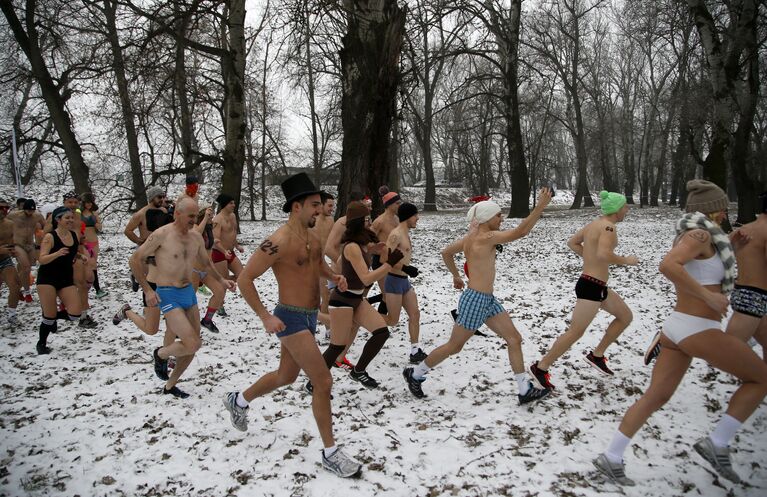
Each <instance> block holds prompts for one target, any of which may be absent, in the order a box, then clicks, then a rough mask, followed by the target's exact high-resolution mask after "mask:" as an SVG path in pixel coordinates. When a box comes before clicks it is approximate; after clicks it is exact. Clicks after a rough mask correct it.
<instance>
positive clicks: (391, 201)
mask: <svg viewBox="0 0 767 497" xmlns="http://www.w3.org/2000/svg"><path fill="white" fill-rule="evenodd" d="M378 193H379V194H380V195H381V200H382V201H383V205H384V211H383V213H382V214H381V215H380V216H378V217H377V218H375V220H374V221H373V225H372V226H371V227H370V229H371V230H373V233H375V234H376V236H377V237H378V239H379V240H381V241H384V240H388V239H389V234H390V233H391V232H392V230H394V229H395V228H396V227H397V226H399V218H397V209H399V206H400V205H401V204H402V199H401V198H400V196H399V194H398V193H397V192H392V191H389V187H388V186H386V185H384V186H382V187H381V188H379V189H378ZM379 267H381V258H380V256H379V255H376V254H374V255H373V262H372V264H371V265H370V268H371V269H372V270H373V271H375V270H376V269H378V268H379ZM378 288H379V289H380V290H381V296H380V298H381V304H380V305H379V306H378V312H380V313H381V314H386V313H387V312H388V306H387V304H386V278H383V279H382V280H381V281H379V282H378ZM377 301H378V296H377V295H376V296H375V297H373V298H372V299H368V302H370V303H371V304H372V303H375V302H377Z"/></svg>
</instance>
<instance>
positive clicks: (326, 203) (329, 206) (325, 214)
mask: <svg viewBox="0 0 767 497" xmlns="http://www.w3.org/2000/svg"><path fill="white" fill-rule="evenodd" d="M320 202H322V206H321V207H320V215H319V216H317V220H316V222H315V223H314V228H311V230H312V231H314V232H315V233H316V234H317V236H318V237H319V239H320V246H321V247H322V248H323V252H324V249H325V244H326V243H327V241H328V236H330V232H331V230H332V229H333V224H334V223H333V211H334V210H335V208H336V199H335V197H333V195H331V194H329V193H326V192H320ZM329 296H330V289H329V288H328V285H327V280H326V279H324V278H320V297H321V299H320V312H323V313H325V314H327V313H328V297H329Z"/></svg>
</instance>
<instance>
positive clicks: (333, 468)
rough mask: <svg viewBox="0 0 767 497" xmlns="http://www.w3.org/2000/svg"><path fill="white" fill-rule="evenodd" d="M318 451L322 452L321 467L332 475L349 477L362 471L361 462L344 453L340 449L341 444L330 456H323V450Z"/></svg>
mask: <svg viewBox="0 0 767 497" xmlns="http://www.w3.org/2000/svg"><path fill="white" fill-rule="evenodd" d="M320 452H322V467H323V468H325V469H327V470H328V471H330V472H331V473H333V474H334V475H337V476H340V477H341V478H349V477H352V476H355V475H358V474H360V472H362V464H360V463H358V462H357V461H355V460H354V459H352V458H351V457H349V456H347V455H346V454H344V453H343V451H342V450H341V446H339V447H338V448H337V449H336V451H335V452H333V453H332V454H331V455H330V457H325V451H324V450H323V451H320Z"/></svg>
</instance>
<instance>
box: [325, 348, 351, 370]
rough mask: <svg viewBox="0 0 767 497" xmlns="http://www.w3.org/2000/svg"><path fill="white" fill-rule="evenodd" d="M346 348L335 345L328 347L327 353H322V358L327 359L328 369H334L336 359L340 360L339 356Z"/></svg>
mask: <svg viewBox="0 0 767 497" xmlns="http://www.w3.org/2000/svg"><path fill="white" fill-rule="evenodd" d="M345 348H346V345H336V344H334V343H331V344H330V345H328V348H327V349H325V352H323V353H322V357H323V358H324V359H325V365H326V366H327V367H328V369H330V368H332V367H333V364H335V362H336V359H338V355H339V354H340V353H341V352H343V351H344V349H345Z"/></svg>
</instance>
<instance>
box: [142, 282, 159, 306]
mask: <svg viewBox="0 0 767 497" xmlns="http://www.w3.org/2000/svg"><path fill="white" fill-rule="evenodd" d="M147 283H149V288H151V289H152V290H155V291H157V285H156V284H155V283H152V282H151V281H147ZM141 301H142V302H144V307H149V306H148V305H146V294H145V293H144V292H141ZM155 307H157V306H155Z"/></svg>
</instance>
